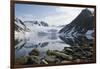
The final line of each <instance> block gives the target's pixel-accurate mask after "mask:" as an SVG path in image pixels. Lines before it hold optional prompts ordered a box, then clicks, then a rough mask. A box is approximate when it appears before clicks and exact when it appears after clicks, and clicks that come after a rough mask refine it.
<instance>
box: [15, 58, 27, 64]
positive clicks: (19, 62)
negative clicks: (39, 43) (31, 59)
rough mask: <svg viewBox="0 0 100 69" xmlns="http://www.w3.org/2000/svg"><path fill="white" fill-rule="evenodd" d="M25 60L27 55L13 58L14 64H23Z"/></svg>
mask: <svg viewBox="0 0 100 69" xmlns="http://www.w3.org/2000/svg"><path fill="white" fill-rule="evenodd" d="M26 62H27V57H18V58H15V64H25V63H26Z"/></svg>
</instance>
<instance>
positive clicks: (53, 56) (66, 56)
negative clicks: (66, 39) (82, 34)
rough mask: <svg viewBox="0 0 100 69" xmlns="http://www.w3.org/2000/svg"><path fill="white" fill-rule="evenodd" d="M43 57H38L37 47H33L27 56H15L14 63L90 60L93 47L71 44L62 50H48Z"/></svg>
mask: <svg viewBox="0 0 100 69" xmlns="http://www.w3.org/2000/svg"><path fill="white" fill-rule="evenodd" d="M46 54H47V55H46V56H44V58H40V57H39V55H40V52H39V50H38V49H36V48H35V49H33V50H32V51H31V52H30V53H29V56H24V57H20V58H15V64H22V65H28V64H60V63H80V62H92V61H93V59H94V56H95V55H94V53H93V47H88V46H78V45H76V46H72V47H64V49H63V50H62V51H58V50H48V51H47V52H46Z"/></svg>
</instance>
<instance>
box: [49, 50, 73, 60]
mask: <svg viewBox="0 0 100 69" xmlns="http://www.w3.org/2000/svg"><path fill="white" fill-rule="evenodd" d="M47 54H48V55H54V56H57V57H61V58H63V59H67V60H72V59H73V58H72V56H71V55H67V54H65V53H61V52H57V51H53V50H48V51H47Z"/></svg>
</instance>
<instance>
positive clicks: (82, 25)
mask: <svg viewBox="0 0 100 69" xmlns="http://www.w3.org/2000/svg"><path fill="white" fill-rule="evenodd" d="M93 17H94V16H93V14H92V13H91V11H89V10H88V9H84V10H82V12H81V13H80V14H79V15H78V16H77V17H76V18H75V19H74V20H73V21H72V22H71V23H70V24H68V25H66V26H65V27H64V28H62V29H61V30H60V31H59V33H61V34H63V35H74V34H86V32H87V31H88V30H93Z"/></svg>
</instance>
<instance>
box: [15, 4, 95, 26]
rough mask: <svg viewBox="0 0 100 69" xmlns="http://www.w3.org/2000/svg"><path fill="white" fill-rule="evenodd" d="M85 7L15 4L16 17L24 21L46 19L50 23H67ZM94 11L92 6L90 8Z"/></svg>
mask: <svg viewBox="0 0 100 69" xmlns="http://www.w3.org/2000/svg"><path fill="white" fill-rule="evenodd" d="M83 9H85V8H79V7H63V6H49V5H35V4H15V17H17V18H19V19H21V20H22V21H30V20H31V21H32V20H33V21H34V20H37V21H44V22H47V23H48V24H49V25H51V26H52V25H57V26H58V25H66V24H69V23H70V22H71V21H72V20H74V19H75V18H76V17H77V16H78V15H79V14H80V12H81V11H82V10H83ZM89 9H90V10H92V11H93V9H92V8H89Z"/></svg>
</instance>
